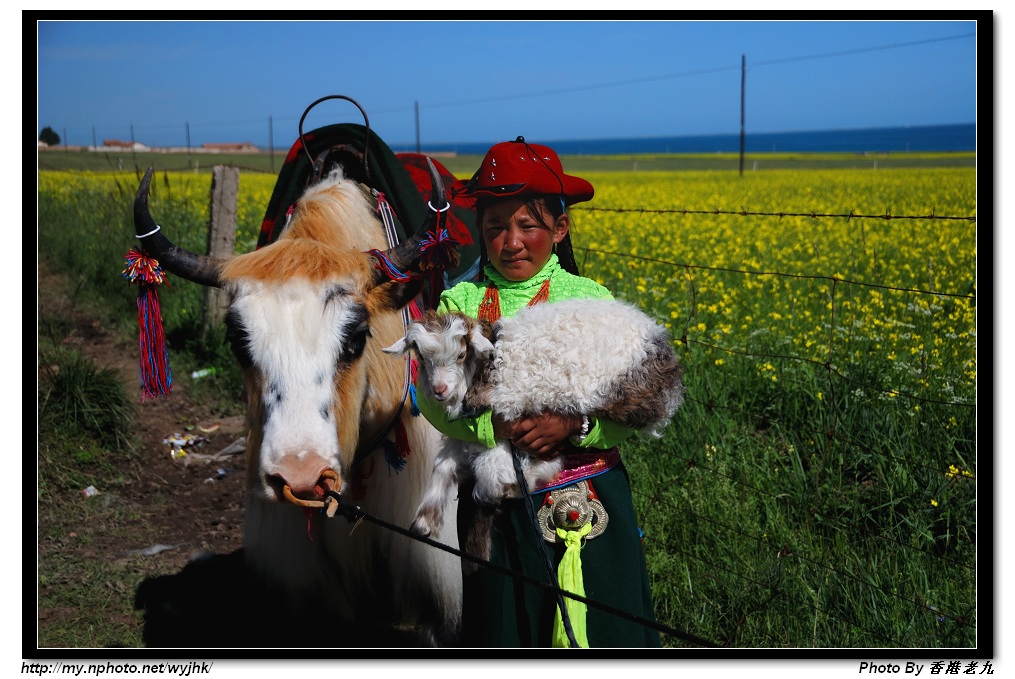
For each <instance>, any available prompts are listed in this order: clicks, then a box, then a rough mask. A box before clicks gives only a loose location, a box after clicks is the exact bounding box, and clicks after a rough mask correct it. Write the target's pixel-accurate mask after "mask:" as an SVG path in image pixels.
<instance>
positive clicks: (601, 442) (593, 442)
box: [578, 418, 635, 450]
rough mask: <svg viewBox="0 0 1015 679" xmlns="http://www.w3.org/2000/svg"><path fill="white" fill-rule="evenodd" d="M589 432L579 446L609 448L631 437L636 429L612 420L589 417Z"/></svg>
mask: <svg viewBox="0 0 1015 679" xmlns="http://www.w3.org/2000/svg"><path fill="white" fill-rule="evenodd" d="M589 419H591V420H592V421H591V422H590V425H591V426H590V428H589V433H588V435H587V436H586V437H585V440H584V441H582V442H581V443H579V444H578V447H579V448H600V449H603V450H605V449H608V448H613V447H614V446H618V445H620V444H621V443H623V442H624V441H626V440H627V439H629V438H630V437H631V436H632V435H633V434H634V432H635V430H634V429H631V428H629V427H625V426H623V425H620V424H617V423H616V422H614V421H612V420H600V419H598V418H589Z"/></svg>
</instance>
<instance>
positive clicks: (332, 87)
mask: <svg viewBox="0 0 1015 679" xmlns="http://www.w3.org/2000/svg"><path fill="white" fill-rule="evenodd" d="M977 28H978V26H977V23H976V22H975V21H972V20H969V21H818V22H815V21H756V22H750V21H748V22H741V21H719V22H716V21H566V22H552V21H550V22H542V21H522V22H474V21H447V20H442V21H432V22H420V21H410V22H385V21H362V22H327V21H318V22H254V21H246V22H218V21H207V22H190V21H187V22H107V21H69V22H63V21H47V22H40V23H39V24H38V120H37V123H38V130H41V129H42V127H45V126H50V127H52V128H53V129H54V130H55V131H56V132H57V134H59V135H60V136H61V138H64V137H66V139H65V141H66V142H68V143H70V144H81V145H88V144H91V143H92V140H93V135H94V138H95V139H97V140H98V141H100V142H101V141H102V139H105V138H118V139H130V137H131V129H132V126H133V135H134V139H135V140H137V141H141V142H144V143H146V144H150V145H159V146H164V145H181V146H182V145H184V144H185V143H186V142H187V131H188V128H189V134H190V143H191V144H192V145H200V144H202V143H207V142H241V141H249V142H252V143H255V144H257V145H259V146H267V145H268V143H269V118H270V119H271V130H272V141H273V144H274V146H275V147H276V148H278V147H285V148H287V147H288V146H289V145H291V143H292V141H293V140H295V138H296V137H297V135H298V123H299V119H300V116H301V115H302V113H303V111H304V109H305V108H306V107H307V105H309V104H310V103H311V102H313V101H314V100H316V99H318V98H320V97H322V96H326V95H330V94H343V95H346V96H350V97H352V98H354V99H356V100H357V101H358V102H359V103H360V104H361V105H362V106H363V107H364V108H365V109H366V112H367V115H368V116H369V117H370V124H371V128H372V129H374V130H375V131H376V132H377V134H379V135H380V137H381V138H382V139H384V140H385V141H386V142H387V143H388V144H389V145H391V146H392V147H393V148H394V147H396V146H399V145H402V144H408V145H414V144H415V140H416V114H415V110H416V106H417V104H418V107H419V135H420V140H421V142H422V144H423V146H428V147H433V146H434V145H439V144H440V143H442V142H490V143H494V142H497V141H503V140H505V139H513V138H514V137H515V136H517V135H519V134H523V135H525V137H526V138H527V139H529V140H530V141H537V142H538V141H553V140H562V139H585V138H601V137H656V136H682V135H699V134H724V133H731V134H732V133H737V132H739V130H740V80H741V73H740V64H741V57H742V56H744V57H746V63H747V77H746V129H747V131H748V132H784V131H797V130H817V129H844V128H865V127H883V126H896V125H935V124H950V123H971V122H975V121H976V110H977V109H976V85H977V81H976V75H977V74H976V42H977V38H976V34H977ZM980 28H981V30H984V29H985V30H988V31H989V30H990V28H989V26H980ZM361 121H362V119H361V117H360V114H359V111H358V110H357V109H356V108H355V107H354V106H353V105H352V104H349V103H348V102H343V101H328V102H324V103H322V104H320V105H319V106H317V107H316V108H315V109H314V111H313V112H312V113H311V114H310V116H309V117H308V118H307V121H306V123H305V125H304V128H305V129H307V130H308V129H313V128H314V127H318V126H320V125H322V124H329V123H333V122H361Z"/></svg>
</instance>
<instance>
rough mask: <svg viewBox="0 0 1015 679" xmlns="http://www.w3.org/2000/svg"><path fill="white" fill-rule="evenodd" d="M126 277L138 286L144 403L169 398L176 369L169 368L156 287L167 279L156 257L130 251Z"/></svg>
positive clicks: (124, 275) (124, 274)
mask: <svg viewBox="0 0 1015 679" xmlns="http://www.w3.org/2000/svg"><path fill="white" fill-rule="evenodd" d="M126 261H127V268H125V269H124V270H123V277H124V278H126V279H127V280H128V281H130V282H131V283H136V284H137V285H138V286H139V287H138V291H137V322H138V326H139V327H140V339H139V344H140V353H141V367H140V374H141V400H142V401H144V400H145V399H146V398H155V397H157V396H166V395H168V394H169V392H170V391H172V389H173V369H172V367H171V366H170V365H169V349H168V347H167V346H166V337H165V334H164V332H163V330H162V307H161V306H160V305H159V295H158V291H157V289H156V287H155V286H157V285H161V284H163V283H164V284H165V285H166V287H169V283H167V282H166V275H165V273H164V272H163V271H162V267H161V266H159V261H158V260H157V259H155V258H153V257H148V256H147V255H145V254H143V253H141V252H138V251H137V250H134V249H133V248H131V249H130V250H129V251H128V252H127V256H126Z"/></svg>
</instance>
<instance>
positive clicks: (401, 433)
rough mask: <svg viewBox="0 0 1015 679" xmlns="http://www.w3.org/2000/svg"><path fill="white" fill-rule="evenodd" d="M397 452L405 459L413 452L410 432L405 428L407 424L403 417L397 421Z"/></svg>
mask: <svg viewBox="0 0 1015 679" xmlns="http://www.w3.org/2000/svg"><path fill="white" fill-rule="evenodd" d="M395 452H396V453H397V454H398V457H399V458H401V459H403V460H404V459H405V458H407V457H409V454H410V453H411V452H412V451H411V450H410V449H409V432H407V431H406V430H405V424H404V423H403V422H402V420H401V418H399V420H398V421H397V422H395Z"/></svg>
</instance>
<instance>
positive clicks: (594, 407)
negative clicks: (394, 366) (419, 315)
mask: <svg viewBox="0 0 1015 679" xmlns="http://www.w3.org/2000/svg"><path fill="white" fill-rule="evenodd" d="M491 340H492V341H491ZM578 340H580V341H578ZM410 350H412V351H414V352H415V353H416V355H417V357H418V358H419V361H420V367H421V370H420V379H419V386H421V387H422V388H424V389H426V390H428V393H427V394H426V395H427V396H428V397H430V398H435V399H436V400H438V401H440V402H441V404H442V407H444V408H445V409H446V411H447V412H448V413H449V414H450V415H451V416H453V417H457V416H460V415H462V414H468V410H469V409H471V408H476V407H481V408H492V409H493V410H494V411H495V412H498V413H500V414H501V415H503V416H504V417H505V419H508V420H511V419H516V418H519V417H522V416H524V415H529V414H538V413H541V412H557V413H567V414H584V415H589V416H593V417H599V418H607V419H610V420H613V421H615V422H618V423H620V424H623V425H625V426H629V427H632V428H636V429H639V430H641V431H644V432H648V433H651V434H655V435H658V434H659V433H660V432H661V430H662V428H663V427H664V426H665V425H666V424H667V423H668V422H669V420H670V418H671V417H672V416H673V414H674V412H675V411H676V409H677V408H678V407H679V406H680V404H681V403H682V402H683V383H682V381H681V369H680V365H679V363H678V362H677V357H676V354H675V352H674V350H673V344H672V340H671V338H670V335H669V333H668V332H667V331H666V330H665V328H663V327H661V326H659V325H658V324H657V323H655V322H654V321H653V320H652V319H651V318H649V317H648V316H647V315H645V314H644V313H643V312H641V311H640V310H638V309H637V308H635V307H633V306H631V305H628V304H626V303H623V302H619V301H615V300H604V299H576V300H568V301H562V302H557V303H553V304H539V305H535V306H532V307H528V308H525V309H522V310H520V311H519V312H518V313H517V314H515V315H514V316H513V317H510V318H505V319H501V320H500V321H498V322H497V323H496V324H494V326H492V327H491V326H489V324H484V323H482V322H480V321H477V320H476V319H473V318H471V317H469V316H466V315H464V314H459V313H449V314H445V315H443V316H440V317H438V316H434V315H432V314H431V315H428V316H427V317H425V318H424V319H422V320H421V321H420V322H418V323H414V324H413V325H412V326H411V327H410V328H409V329H408V331H407V332H406V335H405V338H404V339H403V340H400V341H399V342H396V343H395V344H393V345H392V346H391V347H388V348H387V349H385V351H387V352H389V353H404V352H406V351H410ZM521 462H522V469H523V473H524V476H525V480H526V483H527V484H528V485H529V487H532V486H534V485H536V484H538V483H541V482H544V481H548V480H550V479H551V478H553V476H555V475H556V474H557V472H558V471H560V466H561V463H560V459H559V458H557V459H555V460H549V461H547V460H539V459H533V458H531V457H529V456H523V457H522V460H521ZM468 474H471V475H472V476H473V477H474V478H475V481H476V483H475V487H474V490H473V497H474V498H475V500H476V501H477V503H479V504H483V505H493V504H496V503H498V502H499V501H500V500H501V499H503V498H506V497H518V496H519V495H520V492H521V491H520V489H519V488H518V484H517V478H516V475H515V471H514V464H513V461H512V451H511V446H510V443H509V442H507V441H498V445H497V446H495V447H493V448H489V449H487V448H484V447H483V446H482V445H480V444H476V443H467V442H464V441H458V440H455V439H451V438H448V437H445V441H444V445H443V448H442V450H441V451H440V452H439V454H438V458H437V461H436V462H435V464H434V470H433V479H432V482H431V486H430V489H429V490H428V492H427V494H426V497H425V498H424V500H423V501H422V502H421V504H420V507H419V511H418V512H417V515H416V519H415V521H414V522H413V530H415V531H416V532H417V533H420V534H422V535H428V534H430V533H431V532H432V531H433V530H436V529H437V528H438V527H439V526H440V525H441V524H442V523H443V516H442V511H443V507H444V506H445V504H446V500H447V498H448V494H449V493H451V492H453V490H454V488H455V487H456V486H457V484H459V483H461V482H462V481H463V480H464V479H465V478H466V476H467V475H468ZM485 546H487V545H483V547H485ZM482 552H483V549H480V553H482Z"/></svg>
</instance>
